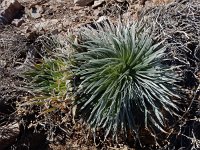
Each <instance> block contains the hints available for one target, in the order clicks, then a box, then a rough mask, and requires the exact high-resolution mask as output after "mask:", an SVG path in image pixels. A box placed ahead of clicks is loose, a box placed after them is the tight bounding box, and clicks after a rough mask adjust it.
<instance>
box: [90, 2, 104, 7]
mask: <svg viewBox="0 0 200 150" xmlns="http://www.w3.org/2000/svg"><path fill="white" fill-rule="evenodd" d="M104 2H105V0H95V1H94V4H93V5H92V8H97V7H98V6H100V5H101V4H103V3H104Z"/></svg>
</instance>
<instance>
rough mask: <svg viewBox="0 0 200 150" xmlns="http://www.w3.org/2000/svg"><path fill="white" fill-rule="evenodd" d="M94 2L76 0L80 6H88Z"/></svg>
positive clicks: (91, 0)
mask: <svg viewBox="0 0 200 150" xmlns="http://www.w3.org/2000/svg"><path fill="white" fill-rule="evenodd" d="M93 1H94V0H74V3H75V4H76V5H79V6H87V5H88V4H90V3H92V2H93Z"/></svg>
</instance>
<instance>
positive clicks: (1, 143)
mask: <svg viewBox="0 0 200 150" xmlns="http://www.w3.org/2000/svg"><path fill="white" fill-rule="evenodd" d="M19 132H20V131H19V124H18V123H11V124H8V125H4V126H2V127H0V150H3V149H4V148H6V147H8V146H9V145H11V144H13V143H15V141H16V138H17V136H18V135H19Z"/></svg>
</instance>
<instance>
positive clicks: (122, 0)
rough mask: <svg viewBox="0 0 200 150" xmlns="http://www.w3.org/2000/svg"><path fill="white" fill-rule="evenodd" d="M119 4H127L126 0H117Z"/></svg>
mask: <svg viewBox="0 0 200 150" xmlns="http://www.w3.org/2000/svg"><path fill="white" fill-rule="evenodd" d="M116 1H117V2H119V3H123V2H125V1H126V0H116Z"/></svg>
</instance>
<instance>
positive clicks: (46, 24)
mask: <svg viewBox="0 0 200 150" xmlns="http://www.w3.org/2000/svg"><path fill="white" fill-rule="evenodd" d="M58 22H59V21H58V19H48V20H45V21H43V22H39V23H37V24H35V27H34V28H35V29H36V30H37V31H42V30H45V31H48V30H51V29H54V28H55V27H57V23H58Z"/></svg>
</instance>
